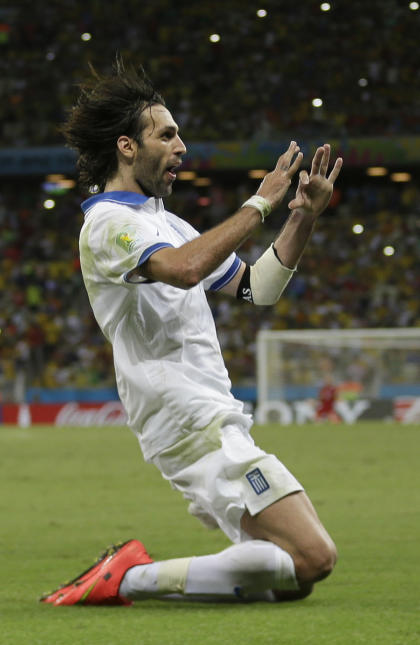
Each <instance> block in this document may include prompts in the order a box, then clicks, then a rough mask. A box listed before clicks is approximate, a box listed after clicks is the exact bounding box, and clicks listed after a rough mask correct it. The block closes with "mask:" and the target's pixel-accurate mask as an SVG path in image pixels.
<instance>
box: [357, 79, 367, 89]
mask: <svg viewBox="0 0 420 645" xmlns="http://www.w3.org/2000/svg"><path fill="white" fill-rule="evenodd" d="M357 82H358V84H359V85H360V87H366V85H367V84H368V80H367V78H359V80H358V81H357Z"/></svg>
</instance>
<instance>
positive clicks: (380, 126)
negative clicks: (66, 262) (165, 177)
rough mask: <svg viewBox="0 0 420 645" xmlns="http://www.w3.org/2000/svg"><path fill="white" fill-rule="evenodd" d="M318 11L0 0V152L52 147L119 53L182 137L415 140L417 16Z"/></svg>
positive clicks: (156, 1) (233, 0)
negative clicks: (89, 81) (83, 85)
mask: <svg viewBox="0 0 420 645" xmlns="http://www.w3.org/2000/svg"><path fill="white" fill-rule="evenodd" d="M321 4H323V5H324V8H325V5H326V4H328V3H321V2H320V1H319V0H317V1H314V0H306V1H305V2H301V3H296V2H292V0H267V1H265V2H258V3H257V2H256V1H255V0H251V1H247V2H244V1H243V0H227V1H226V0H223V1H222V0H201V1H200V2H194V1H191V0H177V2H173V0H143V1H142V2H139V0H125V1H124V2H122V3H115V2H113V3H105V2H102V1H100V0H89V1H88V2H85V1H83V2H82V1H81V0H61V1H60V2H48V3H47V2H42V3H41V2H32V1H29V0H14V1H13V2H12V1H11V0H5V1H4V2H2V3H1V7H0V53H1V55H0V70H1V74H0V97H1V100H0V124H1V125H0V130H1V132H0V136H1V140H2V145H3V146H28V145H51V144H54V143H61V142H62V141H61V138H60V135H59V134H58V131H57V124H58V123H60V122H61V121H62V120H63V119H64V116H65V114H66V111H67V110H68V109H69V108H70V106H71V105H72V104H73V102H74V99H75V96H76V94H77V88H76V86H77V84H79V83H80V82H81V81H82V80H83V79H84V78H86V76H87V75H88V74H89V71H88V62H89V61H91V62H92V63H93V65H94V66H95V67H96V68H97V69H98V70H99V71H107V70H108V69H109V68H110V66H111V64H112V61H113V59H114V57H115V52H116V51H117V50H118V51H120V52H121V53H122V54H123V55H127V56H129V58H130V59H131V60H132V61H133V62H135V63H142V64H143V65H144V67H145V68H146V70H147V72H148V73H149V75H150V76H151V78H152V79H153V81H154V83H155V85H156V87H157V89H158V90H159V91H161V92H162V94H163V95H164V97H165V98H166V101H167V104H168V106H169V108H170V109H171V111H172V112H173V113H174V114H175V117H176V119H177V121H178V122H179V124H180V126H181V128H182V132H183V135H184V138H185V140H186V141H187V142H188V141H204V140H215V139H217V140H220V139H222V140H240V139H249V138H260V139H266V140H270V139H272V138H275V137H282V136H284V135H286V137H288V136H289V135H290V133H293V136H300V137H308V136H316V137H318V136H319V137H322V138H324V137H326V136H328V137H342V136H350V137H352V136H363V135H368V136H392V135H395V134H406V133H410V134H413V133H414V134H418V133H419V132H420V90H419V88H420V83H419V80H420V69H419V65H418V32H419V21H420V10H419V11H412V10H410V8H409V3H408V1H407V2H396V1H395V0H371V1H370V2H365V1H362V0H352V2H348V1H346V0H337V1H336V2H334V1H333V2H331V3H330V10H329V11H322V10H321V8H320V6H321ZM411 4H412V5H415V4H416V3H411ZM261 8H264V11H265V14H264V11H263V12H261ZM258 10H259V14H260V16H258V15H257V11H258ZM211 36H213V41H214V42H212V41H211V40H210V37H211ZM217 37H219V40H218V39H217ZM316 98H318V99H321V100H322V105H319V106H318V107H314V106H313V105H312V101H313V99H316ZM318 103H319V102H318Z"/></svg>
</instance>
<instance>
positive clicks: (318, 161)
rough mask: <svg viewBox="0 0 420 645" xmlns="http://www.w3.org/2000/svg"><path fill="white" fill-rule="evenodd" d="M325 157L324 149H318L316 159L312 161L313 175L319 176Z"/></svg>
mask: <svg viewBox="0 0 420 645" xmlns="http://www.w3.org/2000/svg"><path fill="white" fill-rule="evenodd" d="M323 155H324V148H323V147H321V148H317V151H316V152H315V154H314V158H313V159H312V166H311V175H317V174H318V173H319V169H320V167H321V161H322V157H323Z"/></svg>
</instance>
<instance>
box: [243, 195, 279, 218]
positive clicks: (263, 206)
mask: <svg viewBox="0 0 420 645" xmlns="http://www.w3.org/2000/svg"><path fill="white" fill-rule="evenodd" d="M245 206H252V208H256V209H257V211H259V212H260V214H261V220H262V221H264V220H265V218H266V217H267V215H270V213H271V210H272V206H271V204H270V202H269V201H268V199H266V198H265V197H261V195H252V197H250V198H249V199H247V200H246V202H244V203H243V204H242V206H241V208H244V207H245Z"/></svg>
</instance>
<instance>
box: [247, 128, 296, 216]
mask: <svg viewBox="0 0 420 645" xmlns="http://www.w3.org/2000/svg"><path fill="white" fill-rule="evenodd" d="M295 155H296V157H295ZM293 157H295V158H294V159H293ZM302 159H303V154H302V153H301V152H300V148H299V146H298V145H297V143H296V141H291V142H290V145H289V147H288V149H287V150H286V152H285V153H283V154H282V155H281V156H280V157H279V158H278V161H277V163H276V167H275V168H274V170H273V171H272V172H269V173H268V174H267V175H266V176H265V177H264V179H263V181H262V183H261V184H260V187H259V188H258V190H257V195H261V197H265V199H267V200H268V201H269V202H270V203H271V205H272V207H273V208H274V207H275V206H277V205H278V204H279V203H280V202H281V201H282V199H283V198H284V196H285V194H286V193H287V191H288V189H289V186H290V183H291V181H292V178H293V175H294V174H295V172H296V171H297V169H298V168H299V166H300V164H301V162H302Z"/></svg>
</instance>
